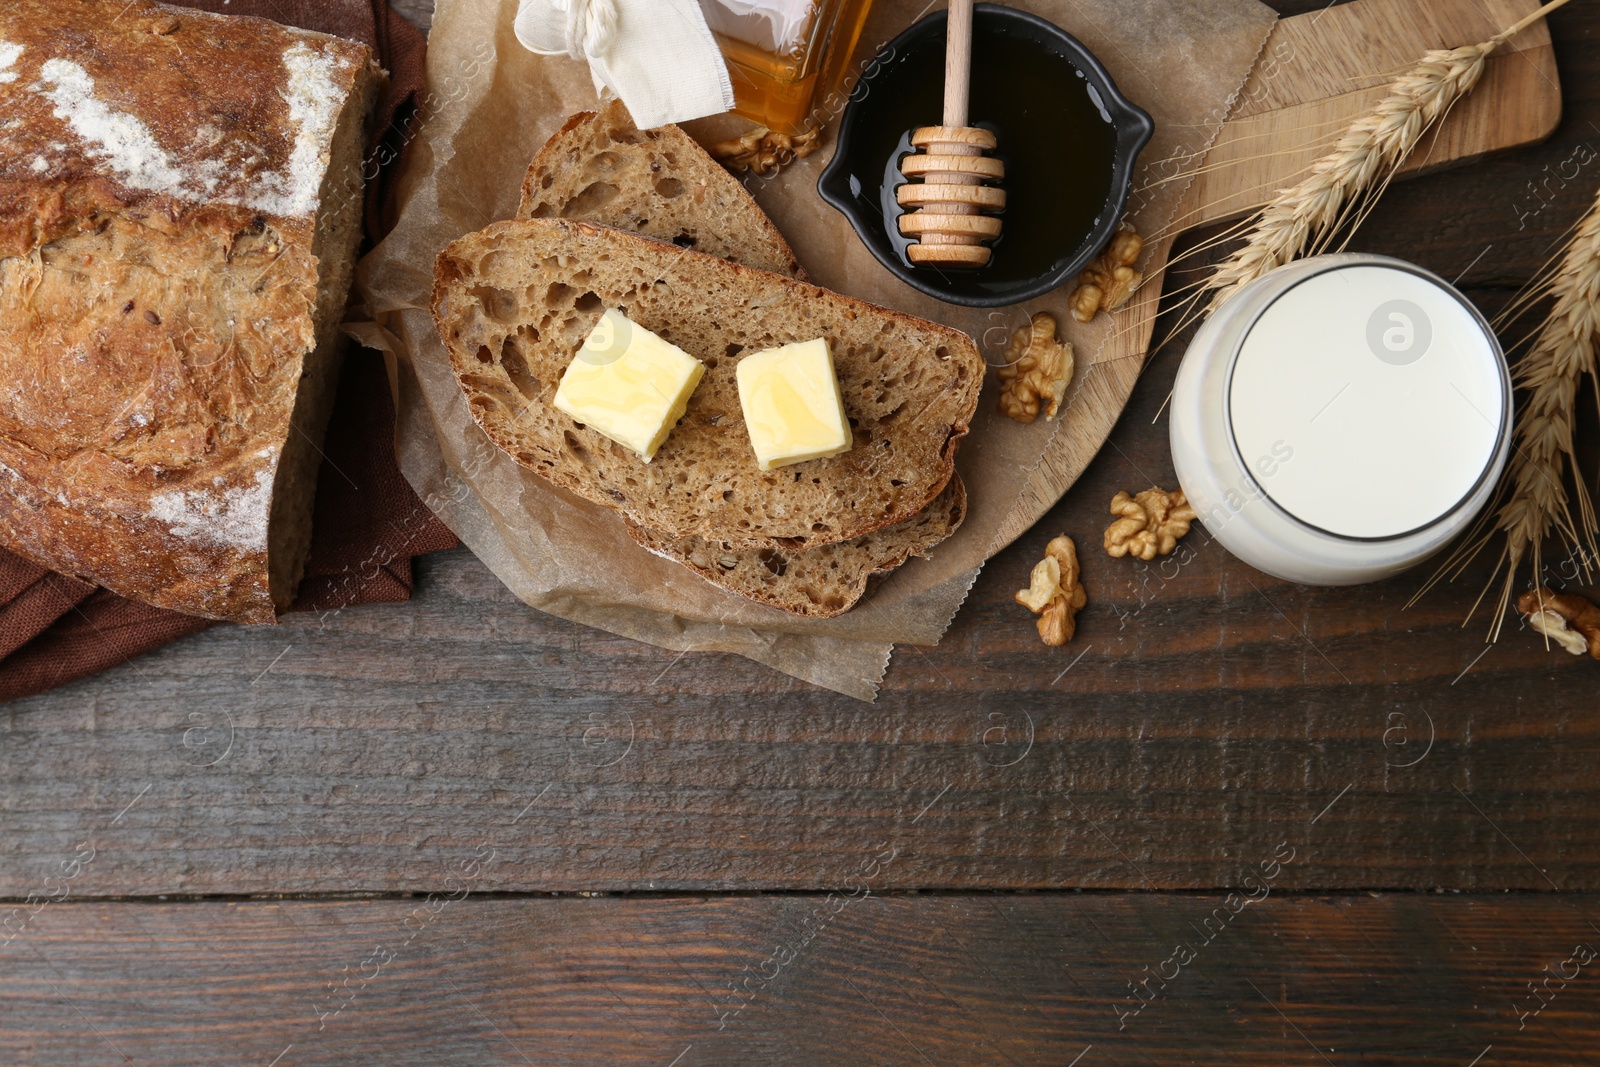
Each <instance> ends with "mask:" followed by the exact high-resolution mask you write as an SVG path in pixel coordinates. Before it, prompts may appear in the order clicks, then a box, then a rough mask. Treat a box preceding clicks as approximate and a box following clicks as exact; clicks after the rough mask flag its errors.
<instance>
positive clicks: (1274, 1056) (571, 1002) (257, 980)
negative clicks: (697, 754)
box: [0, 845, 1600, 1067]
mask: <svg viewBox="0 0 1600 1067" xmlns="http://www.w3.org/2000/svg"><path fill="white" fill-rule="evenodd" d="M1261 851H1262V855H1263V856H1267V855H1270V853H1271V851H1272V846H1269V845H1263V846H1262V850H1261ZM495 862H498V861H497V860H490V861H489V863H488V867H487V868H485V869H492V867H493V866H494V863H495ZM1285 869H1288V868H1285ZM469 881H470V880H469ZM1261 885H1262V888H1261V889H1260V890H1257V891H1254V892H1255V893H1256V895H1257V896H1258V897H1261V898H1262V899H1259V900H1258V901H1257V902H1255V903H1250V904H1245V903H1242V901H1243V900H1244V899H1245V898H1244V897H1243V896H1236V897H1234V898H1231V900H1230V898H1228V897H1224V896H1204V897H1197V896H1187V895H1178V896H1167V895H1157V896H1151V895H1146V894H1128V895H1115V896H1105V895H1093V894H1090V895H1080V894H1069V895H1023V896H1008V895H980V896H947V897H890V898H884V897H880V896H877V895H875V894H864V895H859V896H857V897H855V898H850V897H848V896H838V897H834V898H832V899H829V898H826V897H823V896H819V895H807V896H798V897H755V898H742V899H721V900H710V901H701V900H686V899H673V898H642V899H641V898H635V899H619V898H594V899H583V898H562V899H523V900H487V901H478V900H475V899H472V898H470V897H468V898H465V899H456V900H451V899H449V898H448V897H443V896H441V897H437V898H434V899H431V900H429V899H423V898H418V899H415V900H382V901H350V902H342V903H328V902H324V903H309V902H292V901H282V902H266V901H253V902H210V903H198V904H188V905H181V906H175V905H158V904H138V903H125V904H75V903H70V902H68V903H61V904H52V905H49V906H47V907H45V908H44V909H43V910H42V911H41V912H40V913H39V914H38V915H37V916H35V917H34V918H33V920H32V922H31V923H30V924H29V925H28V926H27V927H26V928H25V929H24V930H22V931H21V933H20V934H18V935H17V936H16V938H15V939H14V940H13V941H12V942H11V943H10V944H9V945H7V946H6V947H5V948H4V949H3V950H0V951H3V952H4V955H3V957H0V958H3V959H4V966H3V967H0V1003H4V1004H5V1005H6V1011H5V1012H4V1013H3V1014H0V1061H3V1062H6V1063H14V1064H26V1063H51V1064H58V1065H72V1064H100V1063H106V1062H131V1063H162V1064H172V1065H178V1064H196V1065H207V1067H210V1065H214V1064H219V1063H251V1064H260V1065H265V1064H273V1065H274V1067H308V1065H316V1064H348V1063H357V1062H360V1063H385V1064H393V1065H396V1067H404V1065H408V1064H416V1065H427V1067H437V1065H439V1064H458V1063H460V1064H465V1063H474V1064H481V1063H506V1064H512V1063H537V1064H540V1065H541V1067H543V1065H547V1064H548V1065H558V1064H574V1065H579V1064H581V1065H592V1064H596V1063H609V1064H618V1065H631V1064H639V1065H646V1067H666V1065H669V1064H670V1065H672V1067H706V1065H723V1064H727V1065H732V1064H748V1063H752V1062H760V1063H769V1064H774V1065H785V1064H796V1065H805V1067H815V1065H824V1064H836V1063H837V1064H842V1063H851V1064H859V1063H932V1064H940V1065H950V1067H955V1065H962V1064H971V1065H979V1064H981V1065H985V1067H989V1065H993V1064H1003V1063H1011V1064H1056V1065H1067V1064H1078V1065H1080V1067H1095V1065H1096V1064H1142V1063H1149V1064H1164V1063H1213V1062H1216V1063H1223V1062H1226V1063H1232V1064H1272V1065H1274V1067H1282V1065H1298V1064H1305V1065H1322V1064H1337V1065H1343V1064H1354V1063H1382V1064H1392V1065H1407V1064H1429V1065H1434V1064H1441V1063H1445V1064H1459V1065H1462V1067H1465V1065H1467V1064H1473V1063H1484V1064H1496V1065H1500V1067H1511V1065H1518V1064H1527V1065H1535V1064H1537V1065H1540V1067H1546V1065H1548V1064H1552V1063H1566V1064H1577V1063H1580V1062H1587V1057H1590V1056H1592V1054H1593V1051H1594V1049H1595V1048H1596V1047H1597V1044H1600V977H1597V974H1596V968H1597V967H1600V962H1597V961H1596V960H1595V959H1594V954H1595V953H1596V952H1600V948H1597V946H1600V933H1597V932H1596V929H1595V925H1594V922H1593V917H1594V915H1595V914H1596V913H1597V910H1600V908H1597V905H1600V900H1597V899H1596V898H1594V897H1576V898H1568V899H1559V898H1554V897H1548V896H1547V897H1542V898H1541V897H1529V896H1512V897H1456V896H1449V897H1433V896H1417V895H1409V894H1406V895H1399V896H1366V895H1363V896H1357V897H1339V898H1331V899H1330V898H1308V897H1294V896H1281V895H1278V894H1276V893H1273V892H1271V889H1270V884H1269V883H1261ZM1263 894H1265V895H1264V896H1263ZM1158 972H1159V974H1160V975H1164V976H1165V977H1164V978H1162V977H1158V976H1157V974H1158ZM1561 973H1564V974H1566V975H1567V977H1566V978H1565V979H1564V980H1563V979H1562V978H1560V977H1559V974H1561ZM1547 977H1548V984H1546V979H1547ZM1530 983H1533V984H1535V985H1536V990H1535V991H1534V992H1530V990H1529V988H1528V987H1529V984H1530Z"/></svg>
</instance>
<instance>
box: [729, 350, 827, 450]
mask: <svg viewBox="0 0 1600 1067" xmlns="http://www.w3.org/2000/svg"><path fill="white" fill-rule="evenodd" d="M735 375H736V377H737V378H738V382H739V406H740V407H742V408H743V409H744V424H745V428H746V429H748V430H749V431H750V444H751V445H752V446H754V448H755V452H756V462H757V463H759V464H760V466H761V469H762V470H764V471H769V470H771V469H772V468H774V467H783V466H787V465H788V464H790V463H803V462H805V461H806V460H808V459H825V458H827V457H829V456H837V455H839V453H841V452H848V451H849V450H850V444H851V440H850V423H849V420H847V419H846V418H845V414H844V401H843V400H841V399H840V397H839V378H838V376H837V375H836V374H835V373H834V370H833V353H832V352H831V351H829V350H828V342H827V340H826V339H824V338H820V337H819V338H817V339H816V340H815V341H803V342H801V343H799V344H792V345H784V346H783V347H782V348H769V349H767V350H766V351H765V352H757V353H756V354H755V355H752V356H746V357H745V358H744V359H742V360H740V361H739V366H738V369H737V371H736V372H735Z"/></svg>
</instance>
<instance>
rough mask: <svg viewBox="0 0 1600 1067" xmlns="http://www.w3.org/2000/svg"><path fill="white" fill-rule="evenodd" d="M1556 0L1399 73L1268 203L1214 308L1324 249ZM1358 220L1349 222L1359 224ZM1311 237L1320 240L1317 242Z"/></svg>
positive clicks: (1219, 279) (1226, 272)
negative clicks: (1494, 59) (1495, 58)
mask: <svg viewBox="0 0 1600 1067" xmlns="http://www.w3.org/2000/svg"><path fill="white" fill-rule="evenodd" d="M1567 2H1568V0H1552V2H1550V3H1548V4H1545V5H1544V6H1543V7H1541V8H1540V9H1539V10H1538V11H1536V12H1534V13H1533V14H1531V15H1529V16H1528V17H1527V18H1525V19H1522V20H1521V21H1519V22H1517V23H1516V24H1515V25H1513V26H1509V27H1507V28H1506V29H1505V30H1502V31H1501V32H1500V33H1498V34H1496V35H1495V36H1494V37H1492V38H1490V39H1489V40H1487V41H1485V42H1483V43H1482V44H1472V45H1464V46H1462V47H1460V48H1445V49H1437V50H1435V51H1432V52H1429V53H1427V54H1426V55H1425V56H1423V57H1422V60H1421V61H1420V62H1419V63H1418V64H1417V65H1416V66H1415V67H1414V68H1412V69H1411V70H1410V71H1408V72H1407V73H1405V74H1404V75H1402V76H1401V77H1400V78H1398V79H1397V80H1395V81H1394V82H1393V83H1391V84H1390V86H1389V91H1388V92H1387V93H1385V94H1384V96H1383V98H1382V99H1381V100H1379V101H1378V104H1377V106H1376V107H1374V108H1373V109H1372V111H1370V112H1369V113H1368V114H1366V115H1364V116H1362V117H1361V118H1360V119H1358V120H1357V121H1356V123H1355V125H1353V126H1351V127H1350V129H1349V130H1348V131H1346V133H1345V134H1344V136H1343V137H1341V138H1340V139H1339V143H1338V144H1337V145H1335V146H1334V149H1333V151H1331V152H1329V153H1328V154H1327V155H1325V156H1323V157H1322V158H1321V159H1319V160H1317V161H1316V162H1315V163H1313V164H1312V165H1311V171H1310V173H1309V174H1307V175H1306V177H1305V178H1303V179H1302V180H1301V181H1300V183H1299V184H1297V185H1295V186H1293V187H1291V188H1289V189H1285V190H1283V191H1282V192H1280V193H1279V194H1278V196H1277V197H1276V198H1275V199H1274V200H1273V201H1272V203H1271V204H1269V205H1267V207H1266V208H1264V209H1262V211H1261V213H1260V214H1259V215H1258V216H1257V218H1256V221H1255V224H1254V225H1253V226H1251V227H1250V229H1249V232H1248V234H1247V236H1246V240H1245V243H1244V245H1243V246H1242V247H1241V248H1240V249H1239V250H1238V251H1236V252H1235V253H1234V254H1233V255H1232V256H1230V257H1229V258H1228V259H1227V261H1225V262H1224V263H1222V264H1221V265H1220V266H1218V267H1217V269H1216V271H1215V272H1214V273H1213V274H1212V275H1211V276H1210V277H1209V278H1208V279H1207V280H1206V282H1205V284H1204V286H1203V289H1205V290H1212V291H1213V292H1214V294H1215V295H1214V296H1213V297H1212V300H1211V310H1213V311H1214V310H1216V308H1217V307H1219V306H1220V305H1222V304H1223V303H1224V302H1226V301H1227V300H1228V298H1229V297H1231V296H1233V295H1234V294H1235V293H1237V292H1238V291H1239V290H1240V289H1241V288H1242V287H1244V286H1245V285H1247V284H1249V283H1250V282H1252V281H1254V280H1255V279H1257V278H1259V277H1261V276H1262V275H1263V274H1266V273H1267V272H1268V271H1270V270H1272V269H1274V268H1276V267H1281V266H1282V265H1283V264H1285V263H1288V262H1289V261H1290V260H1292V259H1294V258H1295V257H1296V256H1298V255H1300V254H1301V253H1302V252H1305V251H1306V250H1307V249H1308V248H1311V249H1312V250H1313V251H1316V250H1320V246H1323V245H1326V244H1327V243H1328V242H1330V241H1331V240H1332V239H1333V237H1334V235H1335V234H1336V233H1337V232H1339V231H1340V230H1341V229H1344V228H1345V227H1344V226H1343V224H1344V223H1345V222H1347V221H1351V220H1352V219H1354V221H1355V222H1356V223H1359V221H1360V216H1361V214H1362V212H1361V210H1360V209H1361V207H1362V206H1363V205H1364V204H1365V203H1366V202H1367V201H1369V200H1371V199H1373V198H1375V197H1376V196H1377V195H1378V194H1379V193H1381V192H1382V191H1383V188H1384V187H1385V186H1386V185H1387V184H1388V182H1389V180H1390V179H1391V178H1392V177H1393V176H1394V174H1395V172H1396V171H1398V170H1399V169H1400V167H1401V166H1402V165H1403V164H1404V163H1405V161H1406V160H1407V159H1408V158H1409V157H1410V155H1411V153H1412V151H1413V150H1414V149H1415V148H1416V147H1417V144H1418V143H1419V142H1420V141H1421V140H1422V138H1423V136H1424V135H1425V134H1426V133H1427V132H1428V131H1429V130H1430V129H1432V128H1433V127H1434V125H1435V124H1437V123H1438V121H1439V120H1440V119H1441V118H1443V117H1444V116H1445V115H1446V114H1448V113H1449V111H1450V107H1451V105H1453V104H1454V103H1455V102H1456V101H1457V100H1459V99H1461V98H1462V97H1463V96H1465V95H1466V94H1467V93H1469V92H1471V91H1472V88H1473V86H1475V85H1477V84H1478V80H1479V79H1480V78H1482V77H1483V71H1484V66H1485V64H1486V63H1487V62H1488V59H1489V57H1490V56H1491V55H1492V54H1494V52H1495V50H1496V49H1498V48H1499V47H1500V45H1501V44H1503V43H1504V42H1505V41H1507V40H1508V39H1510V38H1511V37H1513V36H1515V35H1516V34H1518V33H1521V32H1522V31H1523V30H1525V29H1527V28H1528V27H1529V26H1531V25H1532V24H1533V23H1535V22H1537V21H1538V20H1539V19H1541V18H1543V17H1544V16H1545V15H1547V14H1549V13H1550V12H1551V11H1554V10H1555V9H1556V8H1558V7H1561V6H1562V5H1563V4H1565V3H1567ZM1353 228H1354V227H1353V226H1352V227H1349V229H1353ZM1313 242H1315V243H1316V246H1317V247H1314V246H1313Z"/></svg>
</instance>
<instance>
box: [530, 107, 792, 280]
mask: <svg viewBox="0 0 1600 1067" xmlns="http://www.w3.org/2000/svg"><path fill="white" fill-rule="evenodd" d="M517 218H519V219H548V218H557V219H577V220H579V221H581V222H593V223H597V224H599V225H601V226H614V227H616V228H617V229H619V230H628V231H629V232H631V233H640V234H643V235H644V236H646V237H656V238H659V239H660V240H663V241H671V242H672V243H673V244H675V245H678V246H679V247H680V248H692V249H694V250H695V251H697V252H705V253H706V254H707V255H712V256H721V257H722V258H723V259H731V260H733V262H735V263H743V264H744V265H745V266H747V267H759V268H760V269H761V270H770V271H772V272H773V273H775V274H787V275H789V276H790V277H793V278H800V279H802V280H803V279H804V278H805V272H804V271H802V270H801V269H800V262H799V260H797V259H795V258H794V250H793V249H791V248H790V247H789V243H788V242H787V241H785V240H784V239H783V235H782V234H781V233H779V232H778V228H777V227H776V226H774V225H773V224H772V221H771V220H770V219H768V218H767V215H766V212H764V211H762V210H761V208H759V207H757V206H756V202H755V200H753V199H752V198H751V196H750V194H749V193H748V192H746V191H745V188H744V186H742V185H740V184H739V181H738V179H736V178H735V177H734V176H733V175H731V174H729V173H728V172H727V170H725V169H724V168H723V167H722V166H721V165H720V164H719V163H717V161H716V160H714V159H712V158H711V157H710V156H709V155H708V154H707V153H706V150H705V149H703V148H701V147H700V146H699V145H698V144H696V143H695V141H694V138H692V137H690V136H689V135H688V134H686V133H684V132H683V131H682V130H680V129H678V127H676V126H662V127H660V128H659V129H654V130H641V129H638V128H636V127H635V126H634V125H633V121H632V119H630V118H629V117H628V109H627V107H625V106H624V105H623V103H622V102H621V101H620V100H619V101H615V102H613V103H611V104H610V105H608V106H607V107H606V108H605V109H604V110H603V111H599V112H594V111H584V112H580V113H579V114H576V115H574V116H572V118H570V119H568V120H567V124H566V125H565V126H563V127H562V128H561V129H560V131H559V132H557V133H556V135H555V136H554V137H552V138H550V140H549V141H548V142H546V143H545V146H544V147H543V148H542V149H540V150H539V154H538V155H536V156H534V157H533V164H532V165H531V166H530V167H529V168H528V176H527V177H526V178H525V179H523V182H522V204H521V206H520V207H519V208H518V209H517Z"/></svg>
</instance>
